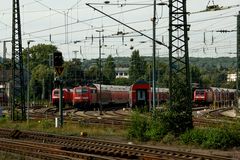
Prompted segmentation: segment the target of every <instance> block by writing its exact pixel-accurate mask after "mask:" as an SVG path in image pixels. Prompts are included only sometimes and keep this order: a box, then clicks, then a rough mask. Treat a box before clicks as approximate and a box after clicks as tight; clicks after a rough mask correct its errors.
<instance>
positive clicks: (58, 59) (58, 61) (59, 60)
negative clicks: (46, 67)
mask: <svg viewBox="0 0 240 160" xmlns="http://www.w3.org/2000/svg"><path fill="white" fill-rule="evenodd" d="M53 65H54V67H60V66H62V65H63V57H62V52H59V51H56V52H54V53H53Z"/></svg>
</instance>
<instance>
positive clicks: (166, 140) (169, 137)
mask: <svg viewBox="0 0 240 160" xmlns="http://www.w3.org/2000/svg"><path fill="white" fill-rule="evenodd" d="M162 142H163V143H165V144H172V143H173V142H176V137H175V136H174V135H173V134H171V133H168V134H166V135H165V136H164V137H163V139H162Z"/></svg>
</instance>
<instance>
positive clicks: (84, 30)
mask: <svg viewBox="0 0 240 160" xmlns="http://www.w3.org/2000/svg"><path fill="white" fill-rule="evenodd" d="M109 2H110V3H109V4H105V3H104V0H20V11H21V24H22V25H21V26H22V45H23V48H26V47H27V41H28V40H34V41H35V42H32V43H30V47H31V46H33V45H37V44H53V45H56V46H57V48H58V50H59V51H61V52H62V53H63V56H64V59H65V60H71V59H72V58H81V59H92V58H94V59H95V58H98V57H99V40H100V42H101V45H102V48H101V53H102V55H101V57H102V58H106V57H107V56H109V55H112V56H113V57H130V56H131V53H132V51H133V50H134V49H137V50H139V53H140V55H141V56H152V52H153V51H152V40H151V39H149V38H147V37H144V36H141V35H140V34H139V33H137V32H135V31H134V30H131V29H130V28H128V27H126V26H124V25H122V24H120V23H118V22H116V21H114V20H112V19H110V18H109V17H107V16H105V15H103V14H101V13H100V12H98V11H97V10H94V9H93V8H91V7H89V6H87V5H86V3H89V4H90V5H91V6H93V7H95V8H96V9H98V10H100V11H102V12H104V13H106V14H107V15H111V16H112V17H114V18H115V19H117V20H119V21H121V22H123V23H124V24H127V25H128V26H130V27H132V28H134V29H135V30H138V31H140V32H141V33H143V34H145V35H147V36H149V37H152V35H153V30H152V21H151V18H152V17H153V0H110V1H109ZM159 2H165V3H168V1H160V0H157V3H159ZM0 4H1V5H0V41H5V40H10V39H11V34H12V33H11V32H12V28H11V25H12V24H11V23H12V9H11V7H12V1H6V0H0ZM208 4H209V5H212V4H215V5H219V6H223V8H225V7H228V6H232V5H240V1H239V0H227V1H226V0H215V1H212V0H210V1H209V0H188V1H187V11H188V12H190V14H189V15H188V16H187V18H188V24H190V26H191V27H190V31H189V32H188V36H189V38H190V40H189V56H190V57H212V58H216V57H223V56H225V57H236V46H237V44H236V39H237V38H236V34H237V32H236V29H237V26H236V25H237V17H236V15H238V14H239V11H240V7H239V6H238V7H232V8H230V9H224V10H221V11H210V12H199V11H202V10H205V9H206V6H207V5H208ZM156 9H157V14H156V17H157V23H156V39H157V40H159V41H162V42H164V43H165V44H167V45H168V24H169V20H168V14H169V13H168V7H167V6H157V8H156ZM220 30H228V31H231V32H226V33H221V32H219V31H220ZM99 31H101V32H99ZM121 32H122V33H125V34H124V36H122V35H121V34H117V33H121ZM99 36H100V37H102V36H104V38H99ZM2 45H3V43H0V56H2V54H3V52H2V48H3V47H2ZM156 47H157V49H156V55H157V56H159V57H168V50H167V48H166V47H164V46H160V45H157V46H156ZM7 49H8V51H7V57H8V58H11V45H10V43H8V44H7Z"/></svg>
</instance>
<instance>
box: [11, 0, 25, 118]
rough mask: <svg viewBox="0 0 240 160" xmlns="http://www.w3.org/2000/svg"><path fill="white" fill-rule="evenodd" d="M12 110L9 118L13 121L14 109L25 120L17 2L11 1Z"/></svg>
mask: <svg viewBox="0 0 240 160" xmlns="http://www.w3.org/2000/svg"><path fill="white" fill-rule="evenodd" d="M12 9H13V10H12V84H11V86H12V87H11V88H12V92H11V93H12V109H11V112H12V113H11V118H12V120H15V109H16V107H20V108H21V119H22V120H25V119H26V108H25V91H24V72H23V59H22V37H21V22H20V7H19V0H13V8H12Z"/></svg>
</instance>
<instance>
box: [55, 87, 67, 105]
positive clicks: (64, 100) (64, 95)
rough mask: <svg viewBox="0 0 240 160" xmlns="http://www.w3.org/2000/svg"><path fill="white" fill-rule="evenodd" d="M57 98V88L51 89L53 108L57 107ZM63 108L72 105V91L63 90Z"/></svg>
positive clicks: (58, 94)
mask: <svg viewBox="0 0 240 160" xmlns="http://www.w3.org/2000/svg"><path fill="white" fill-rule="evenodd" d="M59 96H60V90H59V89H58V88H55V89H53V91H52V104H53V105H54V106H58V105H59ZM62 98H63V106H65V105H66V104H68V105H72V91H71V90H70V89H67V88H63V97H62Z"/></svg>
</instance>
